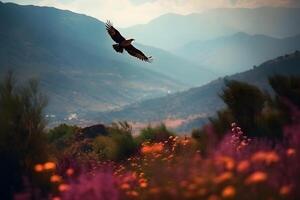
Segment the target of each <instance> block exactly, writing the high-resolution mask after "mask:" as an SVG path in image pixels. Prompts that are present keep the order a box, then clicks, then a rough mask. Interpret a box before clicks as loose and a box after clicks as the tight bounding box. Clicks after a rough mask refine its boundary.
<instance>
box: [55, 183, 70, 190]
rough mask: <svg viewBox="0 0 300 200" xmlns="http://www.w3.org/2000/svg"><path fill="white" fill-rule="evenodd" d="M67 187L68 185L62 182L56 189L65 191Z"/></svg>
mask: <svg viewBox="0 0 300 200" xmlns="http://www.w3.org/2000/svg"><path fill="white" fill-rule="evenodd" d="M69 189H70V186H69V185H68V184H64V183H63V184H60V185H59V186H58V190H59V191H60V192H65V191H68V190H69Z"/></svg>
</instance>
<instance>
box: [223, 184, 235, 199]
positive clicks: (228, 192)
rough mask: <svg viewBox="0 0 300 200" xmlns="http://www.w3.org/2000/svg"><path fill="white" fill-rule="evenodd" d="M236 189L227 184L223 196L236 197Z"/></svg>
mask: <svg viewBox="0 0 300 200" xmlns="http://www.w3.org/2000/svg"><path fill="white" fill-rule="evenodd" d="M235 193H236V191H235V188H234V187H233V186H227V187H225V188H224V189H223V191H222V197H224V198H232V197H234V195H235Z"/></svg>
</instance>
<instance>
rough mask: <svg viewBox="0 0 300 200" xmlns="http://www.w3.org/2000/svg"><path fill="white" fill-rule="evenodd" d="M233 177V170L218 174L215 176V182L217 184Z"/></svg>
mask: <svg viewBox="0 0 300 200" xmlns="http://www.w3.org/2000/svg"><path fill="white" fill-rule="evenodd" d="M231 178H232V173H231V172H224V173H222V174H221V175H219V176H217V177H216V178H214V182H215V183H216V184H219V183H222V182H224V181H227V180H229V179H231Z"/></svg>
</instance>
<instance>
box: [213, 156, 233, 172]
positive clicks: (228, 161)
mask: <svg viewBox="0 0 300 200" xmlns="http://www.w3.org/2000/svg"><path fill="white" fill-rule="evenodd" d="M216 162H217V164H219V163H221V164H224V165H225V168H226V169H228V170H232V169H233V168H234V165H235V163H234V160H233V159H232V158H231V157H229V156H220V157H218V158H217V159H216Z"/></svg>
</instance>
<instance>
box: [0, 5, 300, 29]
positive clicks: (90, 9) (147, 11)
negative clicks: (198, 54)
mask: <svg viewBox="0 0 300 200" xmlns="http://www.w3.org/2000/svg"><path fill="white" fill-rule="evenodd" d="M0 1H1V0H0ZM2 1H3V2H14V3H18V4H22V5H28V4H33V5H38V6H51V7H56V8H60V9H66V10H71V11H74V12H77V13H82V14H86V15H89V16H92V17H95V18H97V19H99V20H101V21H106V20H111V21H112V22H114V25H116V26H118V27H128V26H132V25H136V24H144V23H147V22H149V21H150V20H152V19H154V18H156V17H158V16H160V15H163V14H166V13H178V14H183V15H186V14H190V13H195V12H203V11H205V10H209V9H214V8H227V7H230V8H231V7H233V8H236V7H237V8H255V7H262V6H272V7H300V0H2Z"/></svg>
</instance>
